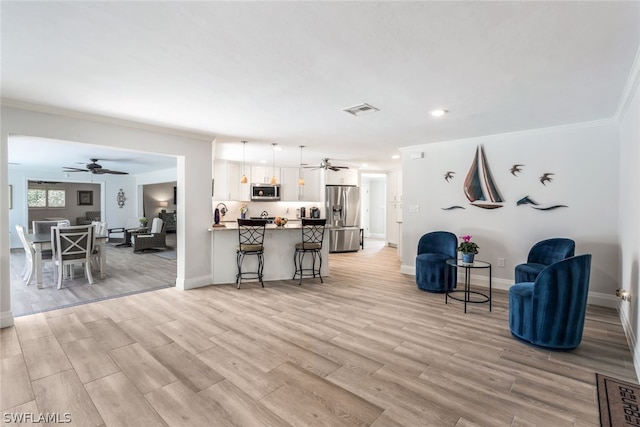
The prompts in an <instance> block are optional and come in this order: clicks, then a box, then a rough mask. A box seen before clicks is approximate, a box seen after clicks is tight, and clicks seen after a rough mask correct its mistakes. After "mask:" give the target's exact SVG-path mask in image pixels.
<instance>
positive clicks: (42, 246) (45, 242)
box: [29, 233, 107, 288]
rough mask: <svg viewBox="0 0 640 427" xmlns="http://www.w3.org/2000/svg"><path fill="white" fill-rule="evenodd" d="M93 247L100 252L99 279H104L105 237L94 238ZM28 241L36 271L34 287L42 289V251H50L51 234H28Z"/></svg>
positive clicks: (105, 259)
mask: <svg viewBox="0 0 640 427" xmlns="http://www.w3.org/2000/svg"><path fill="white" fill-rule="evenodd" d="M95 239H96V240H95V241H96V243H95V246H96V248H97V249H98V251H99V252H100V278H101V279H104V278H105V277H106V273H105V267H106V265H107V251H106V247H105V246H106V243H107V236H106V235H105V236H95ZM29 240H31V243H33V247H34V249H35V252H36V253H35V257H34V260H33V263H34V265H35V270H36V287H38V288H42V251H46V250H47V249H51V233H29Z"/></svg>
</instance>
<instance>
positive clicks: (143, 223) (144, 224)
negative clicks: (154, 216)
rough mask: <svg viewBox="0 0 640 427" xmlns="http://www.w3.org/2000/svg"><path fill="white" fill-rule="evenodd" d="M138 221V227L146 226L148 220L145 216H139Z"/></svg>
mask: <svg viewBox="0 0 640 427" xmlns="http://www.w3.org/2000/svg"><path fill="white" fill-rule="evenodd" d="M138 221H139V222H140V228H146V227H147V223H148V222H149V220H148V219H147V218H145V217H142V218H139V219H138Z"/></svg>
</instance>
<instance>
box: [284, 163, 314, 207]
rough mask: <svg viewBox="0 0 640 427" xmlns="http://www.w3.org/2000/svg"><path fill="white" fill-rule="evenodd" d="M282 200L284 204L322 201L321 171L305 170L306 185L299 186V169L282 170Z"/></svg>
mask: <svg viewBox="0 0 640 427" xmlns="http://www.w3.org/2000/svg"><path fill="white" fill-rule="evenodd" d="M281 172H282V182H281V185H280V199H281V200H282V201H284V202H298V201H307V202H317V201H320V186H321V184H320V170H319V169H316V170H311V169H304V170H303V172H302V173H303V175H304V185H302V186H300V185H298V179H299V178H300V169H299V168H281Z"/></svg>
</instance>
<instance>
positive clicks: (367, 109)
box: [342, 103, 380, 116]
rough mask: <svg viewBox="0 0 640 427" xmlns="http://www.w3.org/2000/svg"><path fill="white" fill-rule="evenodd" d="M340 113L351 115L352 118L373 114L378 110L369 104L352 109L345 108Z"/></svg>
mask: <svg viewBox="0 0 640 427" xmlns="http://www.w3.org/2000/svg"><path fill="white" fill-rule="evenodd" d="M342 111H346V112H347V113H349V114H353V115H354V116H363V115H365V114H370V113H375V112H376V111H380V110H379V109H378V108H376V107H374V106H373V105H369V104H366V103H365V104H360V105H356V106H353V107H349V108H345V109H344V110H342Z"/></svg>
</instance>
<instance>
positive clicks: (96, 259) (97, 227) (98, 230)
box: [91, 221, 108, 268]
mask: <svg viewBox="0 0 640 427" xmlns="http://www.w3.org/2000/svg"><path fill="white" fill-rule="evenodd" d="M91 225H93V227H94V234H93V250H92V252H91V264H92V266H93V267H94V268H100V259H101V256H102V254H101V253H100V251H101V250H106V248H103V247H102V245H96V237H98V236H106V235H107V228H108V224H107V223H106V222H102V221H93V222H92V223H91Z"/></svg>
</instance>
